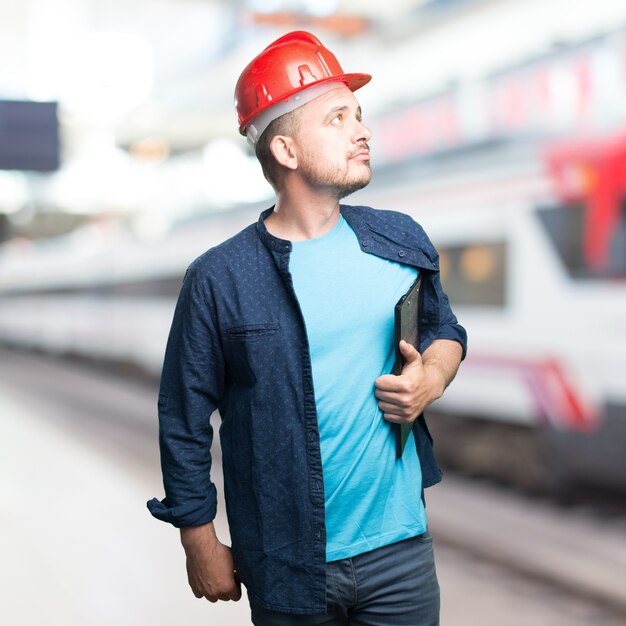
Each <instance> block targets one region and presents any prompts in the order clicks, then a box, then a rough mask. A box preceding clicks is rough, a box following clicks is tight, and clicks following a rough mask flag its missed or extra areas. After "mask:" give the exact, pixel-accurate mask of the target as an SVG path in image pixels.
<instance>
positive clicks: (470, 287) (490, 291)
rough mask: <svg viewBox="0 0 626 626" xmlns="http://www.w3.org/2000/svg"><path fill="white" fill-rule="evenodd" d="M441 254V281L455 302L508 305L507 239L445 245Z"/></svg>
mask: <svg viewBox="0 0 626 626" xmlns="http://www.w3.org/2000/svg"><path fill="white" fill-rule="evenodd" d="M439 257H440V260H439V264H440V268H441V281H442V283H443V286H444V289H445V291H446V293H447V294H448V296H449V298H450V301H451V302H452V303H453V304H459V305H464V306H490V307H503V306H505V304H506V285H505V282H506V264H507V255H506V243H505V242H503V241H498V242H484V243H472V244H470V245H459V246H442V247H439Z"/></svg>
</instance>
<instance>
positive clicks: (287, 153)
mask: <svg viewBox="0 0 626 626" xmlns="http://www.w3.org/2000/svg"><path fill="white" fill-rule="evenodd" d="M270 151H271V152H272V154H273V155H274V158H275V159H276V162H277V163H278V164H280V165H282V166H283V167H286V168H287V169H290V170H295V169H296V168H297V167H298V157H297V155H296V151H295V146H294V143H293V140H292V139H291V137H288V136H287V135H275V136H274V137H272V139H271V141H270Z"/></svg>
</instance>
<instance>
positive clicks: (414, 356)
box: [400, 339, 422, 367]
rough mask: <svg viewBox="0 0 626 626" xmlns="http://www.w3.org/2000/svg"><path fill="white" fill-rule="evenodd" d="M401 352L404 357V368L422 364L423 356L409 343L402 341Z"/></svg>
mask: <svg viewBox="0 0 626 626" xmlns="http://www.w3.org/2000/svg"><path fill="white" fill-rule="evenodd" d="M400 352H401V353H402V356H403V357H404V366H405V367H406V366H407V365H411V363H415V362H420V363H421V362H422V355H421V354H420V353H419V352H418V351H417V349H416V348H415V347H413V346H412V345H411V344H410V343H409V342H408V341H405V340H404V339H402V340H401V341H400Z"/></svg>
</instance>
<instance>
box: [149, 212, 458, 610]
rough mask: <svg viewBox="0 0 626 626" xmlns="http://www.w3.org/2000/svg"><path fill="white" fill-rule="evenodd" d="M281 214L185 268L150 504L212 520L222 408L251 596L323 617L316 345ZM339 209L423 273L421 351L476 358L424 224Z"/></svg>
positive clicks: (425, 460)
mask: <svg viewBox="0 0 626 626" xmlns="http://www.w3.org/2000/svg"><path fill="white" fill-rule="evenodd" d="M271 210H272V209H268V210H267V211H265V212H263V213H262V214H261V216H260V217H259V221H258V222H257V223H256V224H252V225H250V226H249V227H248V228H246V229H244V230H243V231H241V232H240V233H239V234H237V235H235V236H234V237H233V238H231V239H229V240H227V241H225V242H224V243H222V244H220V245H219V246H217V247H215V248H212V249H210V250H208V251H207V252H205V253H204V254H203V255H202V256H200V257H199V258H197V259H196V260H195V261H194V262H193V263H192V264H191V265H190V266H189V269H188V270H187V274H186V276H185V280H184V283H183V286H182V289H181V292H180V296H179V299H178V304H177V306H176V312H175V314H174V320H173V323H172V328H171V332H170V336H169V340H168V344H167V350H166V356H165V362H164V366H163V373H162V378H161V387H160V393H159V423H160V446H161V464H162V469H163V477H164V485H165V495H166V498H165V499H164V500H163V501H162V502H159V501H158V500H157V499H153V500H151V501H150V502H149V503H148V507H149V509H150V511H151V512H152V514H153V515H154V516H155V517H157V518H158V519H161V520H163V521H166V522H170V523H172V524H174V526H177V527H183V526H197V525H201V524H205V523H207V522H209V521H211V520H212V519H213V518H214V517H215V513H216V507H217V502H216V490H215V486H214V485H213V483H212V482H211V479H210V468H211V457H210V453H209V450H210V446H211V441H212V438H213V432H212V428H211V425H210V421H209V417H210V415H211V413H212V412H213V411H214V410H215V409H216V408H217V409H219V412H220V415H221V417H222V424H221V427H220V431H219V434H220V442H221V449H222V463H223V470H224V490H225V498H226V511H227V516H228V522H229V527H230V533H231V540H232V550H233V557H234V560H235V564H236V567H237V571H238V573H239V575H240V577H241V579H242V581H243V582H244V584H245V585H246V588H247V590H248V594H249V595H251V596H253V597H254V598H255V599H256V600H257V601H258V602H260V603H261V604H262V605H263V606H265V607H267V608H269V609H271V610H275V611H283V612H291V613H323V612H325V611H326V562H325V547H326V536H325V527H324V482H323V476H322V461H321V456H320V440H319V432H318V427H317V416H316V409H315V397H314V394H313V378H312V373H311V362H310V356H309V346H308V341H307V335H306V331H305V326H304V321H303V318H302V313H301V311H300V307H299V305H298V301H297V299H296V296H295V293H294V290H293V286H292V281H291V276H290V274H289V254H290V252H291V243H290V242H288V241H285V240H282V239H278V238H276V237H274V236H273V235H271V234H270V233H269V232H268V231H267V229H266V228H265V224H264V221H263V220H264V219H265V217H267V215H269V212H270V211H271ZM341 212H342V214H343V216H344V217H345V219H346V220H347V221H348V223H349V224H350V226H351V227H352V229H353V230H354V231H355V233H356V235H357V237H358V240H359V244H360V246H361V249H362V250H363V252H364V253H369V254H375V255H377V256H380V257H382V258H385V259H389V260H392V261H398V262H400V263H406V264H408V265H412V266H414V267H416V268H418V269H419V271H420V272H421V274H422V277H423V279H422V285H423V286H422V289H423V306H422V313H421V320H420V351H421V352H423V351H424V350H425V349H426V348H427V347H428V345H429V344H430V343H431V342H432V341H433V340H434V339H452V340H456V341H458V342H459V343H460V344H461V345H462V346H463V354H464V355H465V349H466V334H465V330H464V329H463V328H462V327H461V326H460V325H459V324H458V322H457V319H456V317H455V316H454V314H453V313H452V311H451V309H450V306H449V304H448V298H447V297H446V295H445V293H444V292H443V290H442V288H441V284H440V281H439V270H438V255H437V252H436V251H435V249H434V247H433V245H432V244H431V242H430V241H429V239H428V237H427V236H426V234H425V233H424V231H423V229H422V228H421V227H420V226H419V225H418V224H417V223H415V222H414V221H413V220H412V219H411V218H410V217H408V216H407V215H404V214H402V213H397V212H392V211H377V210H374V209H371V208H369V207H363V206H359V207H355V206H347V205H342V206H341ZM391 314H392V313H391V312H390V315H391ZM365 349H366V348H365ZM413 431H414V434H415V440H416V444H417V446H416V447H417V452H418V455H419V459H420V462H421V467H422V477H423V487H428V486H430V485H433V484H435V483H437V482H439V480H441V472H440V470H439V468H438V466H437V463H436V461H435V458H434V455H433V450H432V440H431V438H430V435H429V433H428V430H427V428H426V423H425V421H424V419H423V418H420V419H419V420H418V421H416V422H415V424H414V427H413Z"/></svg>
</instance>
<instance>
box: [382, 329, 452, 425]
mask: <svg viewBox="0 0 626 626" xmlns="http://www.w3.org/2000/svg"><path fill="white" fill-rule="evenodd" d="M400 352H401V353H402V356H403V357H404V367H403V368H402V372H401V373H400V375H399V376H394V375H393V374H386V375H384V376H379V377H378V378H377V379H376V390H375V394H376V397H377V398H378V406H379V407H380V410H381V411H382V412H383V417H384V418H385V419H386V420H389V421H390V422H399V423H403V422H404V423H407V424H408V423H411V422H413V421H415V420H416V419H417V418H418V417H419V416H420V415H421V414H422V412H423V411H424V409H425V408H426V407H427V406H428V405H429V404H430V403H431V402H434V401H435V400H436V399H437V398H440V397H441V396H442V395H443V392H444V391H445V389H446V387H447V386H448V385H449V384H450V382H451V381H452V379H453V378H454V376H455V375H456V372H457V370H458V369H459V364H460V362H461V355H462V353H463V350H462V348H461V345H460V344H459V343H457V342H456V341H452V340H448V339H437V340H435V341H433V342H432V343H431V344H430V346H429V347H428V348H427V349H426V351H425V352H424V354H423V355H420V353H419V352H418V351H417V350H416V349H415V348H414V347H413V346H412V345H411V344H409V343H407V342H406V341H401V342H400Z"/></svg>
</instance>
